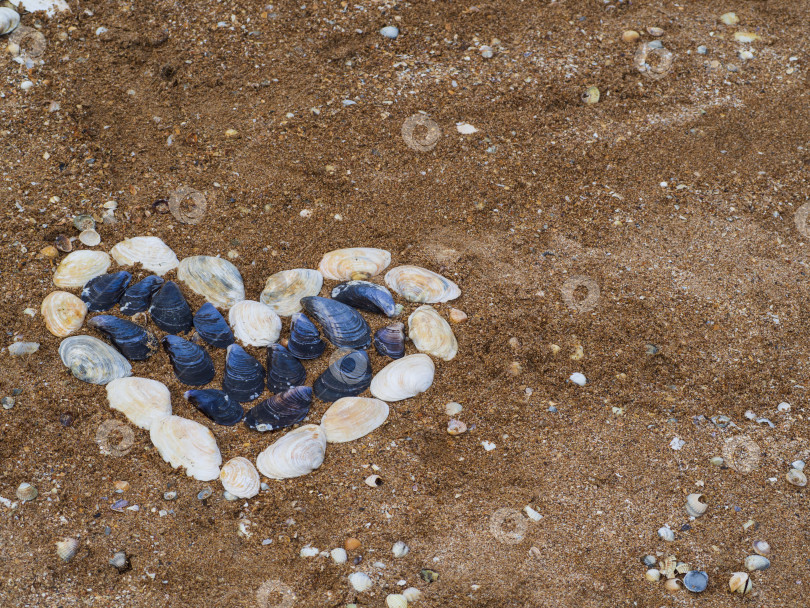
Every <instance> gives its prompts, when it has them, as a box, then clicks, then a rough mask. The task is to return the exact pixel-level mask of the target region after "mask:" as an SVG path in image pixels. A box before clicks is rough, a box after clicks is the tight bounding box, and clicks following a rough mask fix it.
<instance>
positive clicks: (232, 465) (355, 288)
mask: <svg viewBox="0 0 810 608" xmlns="http://www.w3.org/2000/svg"><path fill="white" fill-rule="evenodd" d="M111 256H112V258H111ZM112 259H114V260H115V261H116V262H117V263H118V264H119V265H120V266H133V265H135V264H141V266H142V267H143V269H144V270H146V271H149V272H151V273H153V274H151V275H149V276H146V277H145V278H143V279H141V280H140V281H138V282H137V283H134V284H131V281H132V275H131V273H129V272H127V271H119V272H108V270H109V268H110V266H111V264H112ZM390 264H391V254H390V253H389V252H387V251H385V250H382V249H374V248H368V247H356V248H349V249H338V250H336V251H331V252H329V253H327V254H326V255H324V256H323V259H322V260H321V262H320V264H319V267H318V270H309V269H303V268H296V269H293V270H283V271H281V272H277V273H275V274H273V275H272V276H271V277H270V278H268V279H267V282H266V284H265V287H264V290H263V291H262V292H261V295H260V297H259V300H258V301H253V300H247V299H245V286H244V283H243V281H242V276H241V274H240V273H239V270H238V269H237V268H236V266H234V265H233V264H232V263H231V262H229V261H227V260H224V259H222V258H219V257H212V256H193V257H188V258H185V259H184V260H182V261H179V260H178V259H177V256H176V255H175V254H174V252H173V251H172V250H171V249H170V248H169V247H168V246H167V245H166V244H165V243H164V242H163V241H162V240H161V239H159V238H157V237H151V236H140V237H134V238H129V239H126V240H124V241H122V242H120V243H118V244H117V245H116V246H115V247H113V248H112V250H111V251H110V254H109V255H108V254H107V253H105V252H103V251H95V250H80V251H74V252H72V253H70V254H68V255H67V256H66V257H65V258H64V259H63V260H62V261H61V263H60V264H59V265H58V266H57V268H56V271H55V273H54V276H53V282H54V284H55V285H56V287H58V288H61V289H62V290H70V289H74V290H79V289H80V290H81V293H80V295H79V296H76V295H74V294H73V293H70V292H69V291H54V292H52V293H50V294H48V295H47V296H46V297H45V299H44V300H43V302H42V316H43V317H44V320H45V325H46V326H47V328H48V330H49V331H50V332H51V333H52V334H54V335H55V336H57V337H60V338H64V339H63V340H62V342H61V343H60V345H59V356H60V358H61V360H62V363H63V364H64V365H65V367H67V368H68V369H69V370H70V372H71V373H72V374H73V376H75V377H76V378H78V379H79V380H82V381H84V382H89V383H92V384H100V385H106V388H107V400H108V401H109V405H110V407H111V408H112V409H115V410H118V411H119V412H121V413H122V414H124V416H126V417H127V419H128V420H129V421H130V422H131V423H132V424H134V425H135V426H137V427H139V428H141V429H144V430H147V431H149V436H150V439H151V441H152V443H153V444H154V445H155V447H156V448H157V450H158V453H159V454H160V456H161V457H162V458H163V460H164V461H166V462H168V463H169V464H170V465H171V466H172V467H173V468H175V469H176V468H178V467H183V468H184V469H185V470H186V473H187V474H188V475H189V476H191V477H193V478H195V479H198V480H200V481H210V480H213V479H216V478H217V477H219V479H220V480H221V482H222V485H223V487H224V488H225V490H226V491H227V492H229V493H230V494H231V495H233V496H235V497H238V498H251V497H253V496H255V495H256V494H258V492H259V488H260V477H259V472H261V473H262V474H263V475H264V476H265V477H268V478H270V479H286V478H292V477H298V476H300V475H306V474H308V473H311V472H312V471H314V470H315V469H317V468H318V467H320V466H321V464H322V463H323V459H324V455H325V452H326V445H327V443H341V442H346V441H352V440H355V439H359V438H360V437H363V436H365V435H367V434H368V433H371V432H372V431H374V430H375V429H376V428H378V427H379V426H380V425H382V424H383V423H384V422H385V421H386V419H387V418H388V413H389V406H388V403H389V402H395V401H401V400H404V399H409V398H411V397H414V396H416V395H418V394H420V393H423V392H425V391H426V390H428V389H429V388H430V386H431V385H432V383H433V376H434V371H435V367H434V363H433V359H432V358H431V356H433V357H435V358H437V359H441V360H443V361H450V360H451V359H453V358H454V357H455V356H456V353H457V351H458V343H457V341H456V337H455V335H454V334H453V330H452V329H451V327H450V325H449V324H448V322H447V321H446V320H445V319H444V318H443V317H442V316H441V315H440V314H439V312H437V311H436V310H435V309H434V308H433V307H432V306H430V304H435V303H439V302H448V301H450V300H453V299H455V298H457V297H459V295H461V291H460V290H459V288H458V286H457V285H456V284H455V283H454V282H453V281H451V280H449V279H447V278H445V277H443V276H441V275H439V274H436V273H435V272H432V271H430V270H427V269H425V268H420V267H418V266H409V265H406V266H398V267H395V268H392V269H391V270H388V272H387V273H386V274H385V281H384V282H385V284H386V285H387V287H388V288H386V287H385V286H383V285H380V284H378V283H373V282H371V281H369V279H371V278H372V277H375V276H377V275H379V274H380V273H382V272H383V271H384V270H385V269H386V268H388V266H389V265H390ZM173 270H176V276H177V280H178V282H180V283H183V284H184V285H185V286H186V287H188V288H189V289H191V290H192V291H193V292H195V293H196V294H198V295H200V296H202V297H203V298H204V299H205V300H206V303H205V304H203V305H202V306H201V307H200V308H199V309H198V310H197V311H196V312H192V310H191V308H190V307H189V304H188V302H187V301H186V299H185V298H184V296H183V293H182V290H181V288H180V286H179V285H178V283H175V282H173V281H170V280H166V279H164V278H163V275H165V274H166V273H169V272H171V271H173ZM324 280H331V281H340V283H339V284H338V285H337V286H335V287H334V288H333V289H332V290H331V293H330V295H331V297H329V298H325V297H321V296H319V293H320V292H321V289H322V287H323V282H324ZM389 288H390V291H389ZM391 291H393V292H394V293H396V294H397V295H399V296H401V297H403V298H404V299H405V300H406V301H408V302H415V303H421V304H423V305H422V306H420V307H418V308H417V309H416V310H415V311H414V312H413V313H411V315H410V316H409V317H408V332H407V335H408V337H409V338H410V340H411V341H412V342H413V344H414V346H415V347H416V349H417V350H418V351H419V353H417V354H412V355H406V354H405V340H406V332H405V325H404V323H401V322H393V323H391V324H389V325H386V326H385V327H382V328H380V329H378V330H377V331H376V332H374V334H373V335H372V333H371V329H370V327H369V325H368V323H367V322H366V320H365V318H364V317H363V316H362V314H361V313H360V311H364V312H367V313H371V314H374V315H382V316H384V317H388V318H389V319H392V320H393V319H394V318H396V317H397V316H398V315H399V314H401V313H402V311H403V306H402V305H399V304H397V303H396V302H395V301H394V296H393V295H392V293H391ZM116 305H117V306H118V310H119V312H120V313H121V315H122V316H114V315H111V314H97V315H95V316H93V317H91V318H90V319H89V320H88V321H87V326H89V327H91V328H93V329H95V330H97V331H98V332H99V334H101V335H102V336H103V337H105V338H106V339H107V340H108V341H109V343H107V342H105V341H103V340H101V339H99V338H96V337H93V336H90V335H72V334H74V333H75V332H77V331H79V330H80V329H81V328H82V326H83V325H84V320H85V317H86V316H87V314H88V313H107V312H108V311H110V310H112V309H113V308H114V307H115V306H116ZM220 310H223V311H227V317H228V318H227V321H226V319H225V317H224V316H223V314H222V313H221V312H220ZM458 313H459V314H460V316H463V313H460V311H458ZM125 317H129V318H130V319H132V320H129V319H127V318H125ZM280 317H290V318H291V320H290V333H289V337H288V338H286V339H281V340H280V338H281V328H282V323H281V319H280ZM451 318H452V315H451ZM147 319H149V320H150V321H151V325H154V326H155V327H156V328H157V330H160V332H163V334H164V335H163V337H162V338H159V337H158V334H157V333H156V330H153V329H151V327H149V326H147ZM189 332H192V333H191V334H190V335H189V339H186V338H183V337H181V336H180V334H188V333H189ZM321 334H323V336H324V337H325V338H326V341H328V342H330V343H331V344H332V345H334V346H335V347H336V349H335V350H333V352H332V353H331V356H330V359H329V365H328V367H327V368H326V370H325V371H324V372H323V373H321V374H320V375H319V376H318V377H317V378H316V379H315V381H314V382H313V383H312V386H307V385H306V377H307V371H306V368H305V367H304V365H303V363H302V361H307V360H310V359H316V358H318V357H320V356H321V355H322V354H323V353H324V352H325V351H326V347H327V344H326V342H325V341H324V339H323V338H322V337H321ZM240 343H241V344H242V345H246V346H251V347H261V348H266V350H267V366H266V368H265V366H264V365H263V364H262V362H261V361H259V360H258V359H256V357H254V356H253V355H251V354H250V353H248V352H247V351H246V350H245V349H244V348H243V346H241V345H240ZM161 344H162V346H163V349H164V350H165V351H166V353H167V354H168V357H169V360H170V362H171V365H172V368H173V369H174V373H175V375H176V377H177V379H178V380H179V381H180V382H181V383H183V384H185V385H188V386H189V387H190V389H189V390H188V391H186V392H185V393H184V397H185V399H186V400H187V401H189V402H190V403H191V404H192V405H194V406H195V407H196V408H197V409H198V410H199V411H200V412H201V413H202V414H204V415H205V416H207V417H208V418H209V419H210V420H212V421H213V422H214V423H216V424H221V425H227V426H231V425H235V424H237V423H239V422H242V421H244V424H245V425H246V426H247V427H248V428H249V429H252V430H254V431H259V432H266V431H275V430H278V429H284V428H288V427H292V426H294V425H296V424H298V423H300V422H302V421H304V419H305V418H306V417H307V416H308V415H309V413H310V407H311V405H312V401H313V398H317V399H320V400H321V401H324V402H326V403H331V404H332V405H331V406H329V408H328V409H327V410H326V412H325V413H324V414H323V416H322V418H321V422H320V424H317V425H316V424H304V425H302V426H299V427H297V428H295V429H294V430H291V431H289V432H287V433H286V434H285V435H284V436H282V437H281V438H280V439H278V440H277V441H275V442H274V443H273V444H271V445H270V446H269V447H267V449H265V450H264V451H263V452H261V454H259V456H258V457H257V459H256V466H255V467H254V466H253V463H251V462H250V461H249V460H247V459H246V458H243V457H241V456H237V457H234V458H232V459H231V460H229V461H228V462H226V463H225V464H224V465H223V464H222V456H221V453H220V450H219V447H218V446H217V443H216V439H215V438H214V435H213V433H212V432H211V431H210V429H208V427H206V426H205V425H203V424H201V423H199V422H196V421H194V420H190V419H188V418H183V417H181V416H177V415H173V414H172V404H171V395H170V392H169V389H168V387H167V386H166V385H165V384H163V383H162V382H159V381H157V380H153V379H150V378H143V377H137V376H132V362H136V364H137V362H138V361H143V360H145V359H148V358H149V357H151V356H152V355H154V354H155V353H156V352H158V351H159V350H160V345H161ZM372 345H373V347H374V349H375V350H376V351H377V352H378V353H379V354H380V355H381V356H383V357H386V358H389V359H391V362H390V363H388V364H387V365H386V366H385V367H383V368H382V369H381V370H380V371H379V372H378V373H377V374H376V375H374V374H373V373H372V369H371V361H370V359H369V356H368V353H367V352H366V349H368V348H369V347H371V346H372ZM209 348H222V349H226V355H225V368H224V372H223V374H222V379H221V388H203V387H204V386H206V385H208V384H210V383H211V382H213V381H214V379H215V377H216V375H217V374H216V369H215V366H214V363H213V361H212V359H211V356H210V355H209V353H208V350H207V349H209ZM265 387H267V389H269V391H270V392H271V393H272V396H271V397H270V398H268V399H265V400H263V401H261V402H260V403H258V404H257V405H254V406H253V407H251V408H250V409H249V410H247V411H245V408H244V406H243V404H247V403H250V402H252V401H255V400H257V399H258V398H259V397H260V396H261V395H262V393H264V390H265ZM366 390H369V392H370V393H371V395H372V396H371V397H361V396H360V395H361V394H362V393H364V392H365V391H366ZM257 469H258V470H257Z"/></svg>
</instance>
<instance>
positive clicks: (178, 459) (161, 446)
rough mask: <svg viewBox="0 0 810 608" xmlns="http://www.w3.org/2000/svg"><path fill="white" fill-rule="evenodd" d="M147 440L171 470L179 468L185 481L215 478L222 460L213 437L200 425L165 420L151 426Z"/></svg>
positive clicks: (184, 420) (182, 420) (189, 421)
mask: <svg viewBox="0 0 810 608" xmlns="http://www.w3.org/2000/svg"><path fill="white" fill-rule="evenodd" d="M149 437H150V438H151V440H152V443H153V444H154V445H155V447H156V448H157V450H158V453H159V454H160V456H161V458H163V460H165V461H166V462H168V463H169V464H171V465H172V468H174V469H176V468H178V467H183V468H185V469H186V474H187V475H188V476H189V477H193V478H194V479H197V480H199V481H211V480H213V479H216V478H217V477H219V472H220V471H219V466H220V465H221V464H222V456H221V455H220V453H219V447H217V441H216V439H214V435H213V433H212V432H211V431H210V430H208V428H206V427H205V426H203V425H202V424H200V423H198V422H194V421H193V420H188V419H187V418H181V417H180V416H166V417H165V418H160V419H158V420H155V421H154V422H153V423H152V428H151V429H150V431H149Z"/></svg>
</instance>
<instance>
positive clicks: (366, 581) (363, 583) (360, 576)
mask: <svg viewBox="0 0 810 608" xmlns="http://www.w3.org/2000/svg"><path fill="white" fill-rule="evenodd" d="M349 583H350V584H351V586H352V587H353V588H354V590H355V591H357V592H358V593H362V592H363V591H368V590H369V589H371V587H372V586H373V585H374V583H373V582H372V580H371V578H370V577H369V575H368V574H366V573H365V572H352V573H351V574H350V575H349Z"/></svg>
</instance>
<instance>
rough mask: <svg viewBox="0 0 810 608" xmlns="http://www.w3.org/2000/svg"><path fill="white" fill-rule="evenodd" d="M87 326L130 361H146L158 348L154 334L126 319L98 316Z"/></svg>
mask: <svg viewBox="0 0 810 608" xmlns="http://www.w3.org/2000/svg"><path fill="white" fill-rule="evenodd" d="M87 325H89V326H90V327H94V328H96V329H97V330H99V331H100V332H102V333H103V334H104V335H106V336H107V338H109V340H110V342H112V344H113V346H115V348H117V349H118V350H120V351H121V354H123V355H124V356H125V357H126V358H127V359H129V360H130V361H143V360H144V359H148V358H149V357H151V356H152V355H153V354H154V353H155V352H157V350H158V347H159V346H160V343H159V342H158V339H157V337H156V336H155V334H153V333H152V332H151V331H149V330H147V329H144V328H143V327H141V326H140V325H137V324H135V323H133V322H132V321H128V320H126V319H121V318H119V317H114V316H112V315H98V316H96V317H93V318H92V319H90V320H89V321H88V322H87Z"/></svg>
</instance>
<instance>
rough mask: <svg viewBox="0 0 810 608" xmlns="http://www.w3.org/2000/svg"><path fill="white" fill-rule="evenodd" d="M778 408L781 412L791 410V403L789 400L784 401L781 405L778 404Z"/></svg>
mask: <svg viewBox="0 0 810 608" xmlns="http://www.w3.org/2000/svg"><path fill="white" fill-rule="evenodd" d="M776 409H777V410H779V411H780V412H789V411H790V404H789V403H788V402H787V401H783V402H782V403H780V404H779V405H777V406H776Z"/></svg>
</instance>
